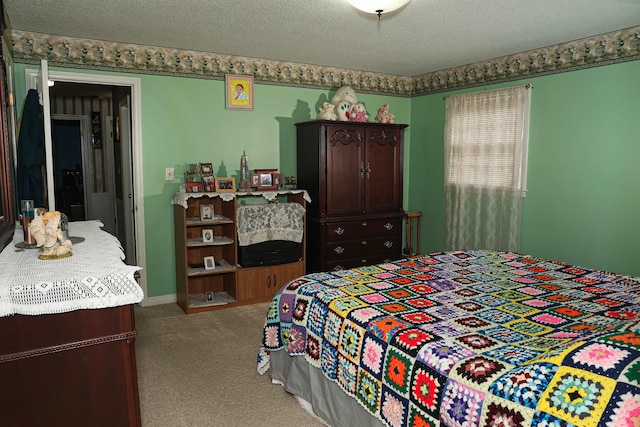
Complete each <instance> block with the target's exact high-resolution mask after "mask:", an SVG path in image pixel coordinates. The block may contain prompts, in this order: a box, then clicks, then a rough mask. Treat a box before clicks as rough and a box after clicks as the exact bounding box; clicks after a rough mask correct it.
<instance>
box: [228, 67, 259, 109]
mask: <svg viewBox="0 0 640 427" xmlns="http://www.w3.org/2000/svg"><path fill="white" fill-rule="evenodd" d="M225 82H226V84H225V89H226V90H225V92H226V93H225V98H226V105H227V110H253V96H254V94H253V76H244V75H240V74H227V75H226V76H225Z"/></svg>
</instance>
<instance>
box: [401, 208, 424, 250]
mask: <svg viewBox="0 0 640 427" xmlns="http://www.w3.org/2000/svg"><path fill="white" fill-rule="evenodd" d="M421 216H422V212H405V213H404V218H405V227H404V230H405V242H406V246H405V249H404V252H405V255H407V256H408V257H410V258H414V257H418V256H420V217H421ZM414 223H415V224H416V247H415V251H414V247H413V234H414V231H413V229H414Z"/></svg>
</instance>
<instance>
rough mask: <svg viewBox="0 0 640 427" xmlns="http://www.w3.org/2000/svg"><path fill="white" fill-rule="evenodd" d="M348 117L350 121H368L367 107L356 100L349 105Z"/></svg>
mask: <svg viewBox="0 0 640 427" xmlns="http://www.w3.org/2000/svg"><path fill="white" fill-rule="evenodd" d="M350 119H351V121H352V122H368V121H369V115H368V114H367V109H366V108H365V106H364V104H363V103H362V102H358V103H356V104H354V105H352V106H351V115H350Z"/></svg>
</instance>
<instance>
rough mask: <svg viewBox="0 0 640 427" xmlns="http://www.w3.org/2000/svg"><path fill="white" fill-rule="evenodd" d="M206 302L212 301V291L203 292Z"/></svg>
mask: <svg viewBox="0 0 640 427" xmlns="http://www.w3.org/2000/svg"><path fill="white" fill-rule="evenodd" d="M204 295H205V298H206V300H207V302H213V292H212V291H207V292H205V293H204Z"/></svg>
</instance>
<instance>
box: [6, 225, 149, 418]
mask: <svg viewBox="0 0 640 427" xmlns="http://www.w3.org/2000/svg"><path fill="white" fill-rule="evenodd" d="M101 225H102V224H101V223H99V222H98V221H82V222H70V223H69V233H70V236H73V238H75V240H76V241H78V240H81V239H84V240H83V241H82V242H78V243H74V245H73V247H72V252H73V256H71V257H69V258H63V259H57V260H40V259H38V254H39V253H40V251H39V250H38V249H20V248H19V247H16V245H18V246H19V245H20V243H23V242H21V240H22V235H23V234H22V229H20V230H18V231H16V233H15V235H14V239H13V241H12V242H11V243H10V244H9V245H8V246H7V247H6V248H5V249H4V250H3V251H2V252H1V253H0V337H2V338H1V339H0V378H1V381H0V425H3V426H5V425H6V426H64V427H75V426H78V427H84V426H129V427H139V426H140V425H141V420H140V406H139V399H138V377H137V371H136V353H135V340H136V336H137V331H136V329H135V318H134V309H133V307H134V304H136V303H138V302H140V301H141V300H142V298H143V293H142V289H141V288H140V286H139V285H138V283H137V282H136V280H135V277H134V276H135V274H136V272H137V270H139V269H140V268H139V267H136V266H129V265H125V264H124V263H123V262H122V260H123V259H124V253H123V252H122V249H121V246H120V243H119V242H118V240H117V239H116V238H115V237H113V236H112V235H111V234H109V233H107V232H105V231H102V230H100V226H101ZM73 238H72V241H74V239H73Z"/></svg>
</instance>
